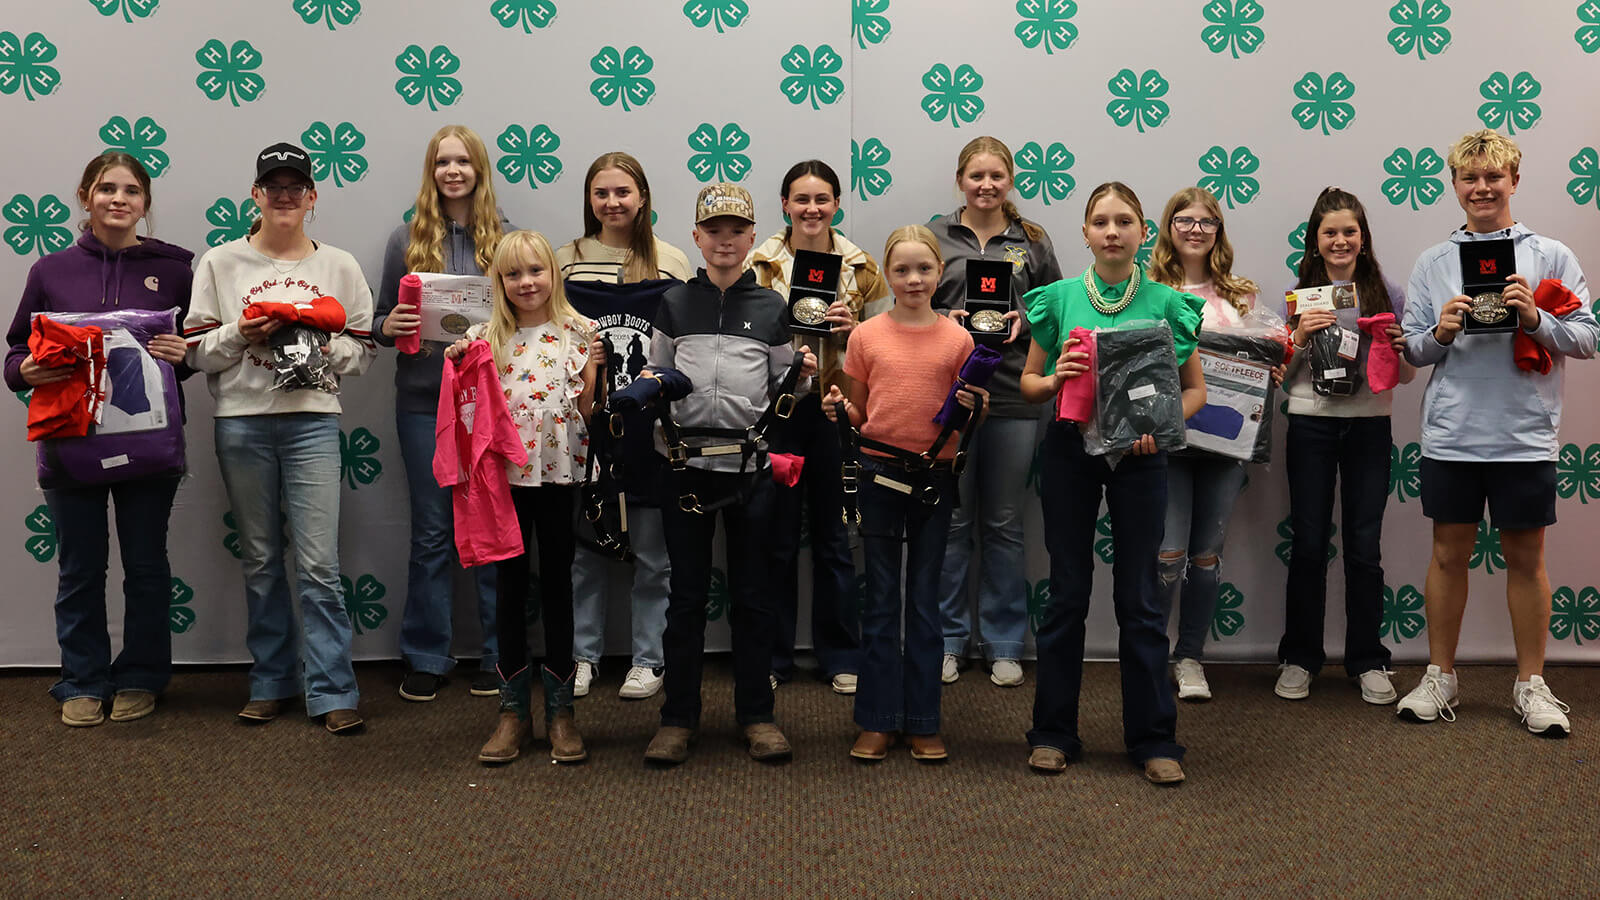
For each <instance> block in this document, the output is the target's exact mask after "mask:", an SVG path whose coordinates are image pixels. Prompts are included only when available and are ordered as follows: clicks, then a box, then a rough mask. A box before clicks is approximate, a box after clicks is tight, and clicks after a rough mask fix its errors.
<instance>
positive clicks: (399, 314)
mask: <svg viewBox="0 0 1600 900" xmlns="http://www.w3.org/2000/svg"><path fill="white" fill-rule="evenodd" d="M415 309H416V307H415V306H411V305H408V304H402V305H400V306H396V307H395V308H394V312H392V313H389V315H387V316H385V317H384V319H383V329H382V330H383V334H384V336H385V337H410V336H411V335H413V334H416V333H417V330H418V329H420V328H421V327H422V314H421V313H418V312H414V311H413V310H415Z"/></svg>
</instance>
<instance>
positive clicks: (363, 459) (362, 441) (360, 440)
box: [339, 427, 383, 490]
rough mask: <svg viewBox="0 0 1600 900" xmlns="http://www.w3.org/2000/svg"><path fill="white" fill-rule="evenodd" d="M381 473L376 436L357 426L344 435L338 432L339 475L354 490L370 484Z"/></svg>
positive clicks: (381, 466)
mask: <svg viewBox="0 0 1600 900" xmlns="http://www.w3.org/2000/svg"><path fill="white" fill-rule="evenodd" d="M382 474H383V463H381V462H379V461H378V437H377V435H375V434H373V433H372V432H370V431H368V430H367V429H366V428H364V427H363V428H357V429H356V430H355V431H352V432H350V436H349V437H346V436H345V433H344V432H343V431H342V430H341V431H340V432H339V477H340V478H341V479H343V480H344V481H345V483H347V484H349V485H350V488H351V490H355V489H357V488H359V487H360V486H361V485H364V484H371V483H373V482H374V481H377V480H378V476H379V475H382Z"/></svg>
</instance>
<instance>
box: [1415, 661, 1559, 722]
mask: <svg viewBox="0 0 1600 900" xmlns="http://www.w3.org/2000/svg"><path fill="white" fill-rule="evenodd" d="M1458 688H1459V685H1458V684H1457V682H1456V673H1454V672H1451V673H1449V674H1446V673H1444V672H1441V671H1439V667H1438V666H1435V665H1430V666H1428V671H1426V672H1424V673H1423V675H1422V681H1421V682H1420V683H1419V684H1418V685H1417V686H1416V687H1414V688H1412V689H1411V693H1409V694H1407V695H1405V697H1403V698H1401V700H1400V707H1399V708H1398V709H1396V710H1395V714H1396V715H1398V716H1399V717H1400V718H1402V719H1406V720H1407V721H1411V722H1432V721H1433V720H1434V719H1444V720H1445V721H1446V722H1454V721H1455V720H1456V710H1455V706H1456V703H1457V702H1459V696H1458ZM1547 693H1548V692H1547Z"/></svg>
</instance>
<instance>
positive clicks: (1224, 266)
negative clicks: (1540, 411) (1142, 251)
mask: <svg viewBox="0 0 1600 900" xmlns="http://www.w3.org/2000/svg"><path fill="white" fill-rule="evenodd" d="M1191 206H1203V207H1205V209H1206V212H1207V213H1208V214H1209V215H1211V217H1212V218H1214V219H1216V220H1217V221H1218V222H1223V218H1222V207H1221V206H1220V205H1219V204H1218V203H1217V198H1216V195H1214V194H1212V193H1211V192H1210V191H1208V190H1206V189H1205V188H1203V187H1186V188H1184V189H1183V190H1181V191H1179V192H1177V193H1176V194H1173V195H1172V199H1170V200H1168V201H1167V208H1166V209H1165V210H1163V211H1162V212H1161V224H1160V226H1159V227H1157V228H1156V246H1155V249H1154V250H1152V251H1151V253H1150V275H1151V277H1152V278H1154V279H1155V280H1156V281H1159V282H1161V283H1162V284H1165V285H1170V286H1172V287H1183V282H1184V275H1183V263H1182V262H1181V261H1180V260H1179V259H1178V254H1177V251H1176V249H1175V248H1174V246H1173V243H1172V217H1173V216H1175V215H1177V214H1178V211H1179V210H1183V209H1187V208H1189V207H1191ZM1206 274H1208V275H1209V276H1211V285H1212V287H1214V288H1216V290H1217V295H1218V296H1220V297H1221V298H1222V299H1224V300H1226V301H1228V302H1229V303H1231V304H1232V305H1233V308H1234V309H1235V310H1238V312H1239V315H1241V316H1243V315H1246V314H1248V313H1249V312H1250V307H1249V306H1248V305H1247V304H1246V303H1245V301H1244V298H1245V297H1248V296H1249V295H1251V294H1257V293H1260V292H1261V288H1259V287H1257V286H1256V283H1255V282H1254V281H1251V280H1250V279H1248V278H1240V277H1239V276H1237V275H1235V274H1233V242H1231V241H1229V240H1228V226H1227V223H1226V222H1223V224H1221V225H1218V226H1217V241H1216V243H1215V244H1212V245H1211V253H1210V255H1209V256H1208V257H1207V258H1206Z"/></svg>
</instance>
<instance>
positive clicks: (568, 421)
mask: <svg viewBox="0 0 1600 900" xmlns="http://www.w3.org/2000/svg"><path fill="white" fill-rule="evenodd" d="M584 328H587V329H588V330H589V332H588V333H589V334H594V333H595V332H596V331H598V330H599V326H598V325H597V324H596V323H595V322H592V321H590V320H587V319H580V320H579V321H578V322H576V323H568V324H565V325H562V326H557V325H556V324H555V323H553V322H546V323H545V324H543V325H537V326H534V327H532V328H519V329H517V331H516V333H515V334H513V335H512V336H511V340H510V341H509V342H508V343H507V345H506V347H505V348H504V350H505V353H504V357H505V360H506V363H505V365H503V366H501V367H500V386H501V387H502V388H503V389H504V390H505V395H506V407H507V408H508V409H510V410H511V421H512V422H514V423H515V424H516V426H517V433H518V434H520V435H521V436H522V445H523V447H525V448H527V451H528V464H527V465H525V466H518V465H515V464H514V463H511V462H509V461H508V462H507V463H506V478H507V480H508V481H510V482H511V484H512V486H514V487H536V486H538V485H541V484H576V483H577V482H580V481H582V480H583V469H584V465H585V464H586V463H587V462H588V456H589V432H588V429H587V428H586V427H585V426H584V422H583V417H582V416H581V415H579V414H578V396H579V395H580V394H582V393H583V379H582V377H581V375H582V373H583V367H584V365H585V364H587V363H588V361H589V340H588V339H587V338H586V337H585V335H584V332H583V331H582V330H581V329H584ZM484 330H485V326H483V325H474V326H472V327H471V328H469V329H467V334H466V337H467V339H468V340H483V333H484ZM563 344H565V353H563V350H562V346H563Z"/></svg>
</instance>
